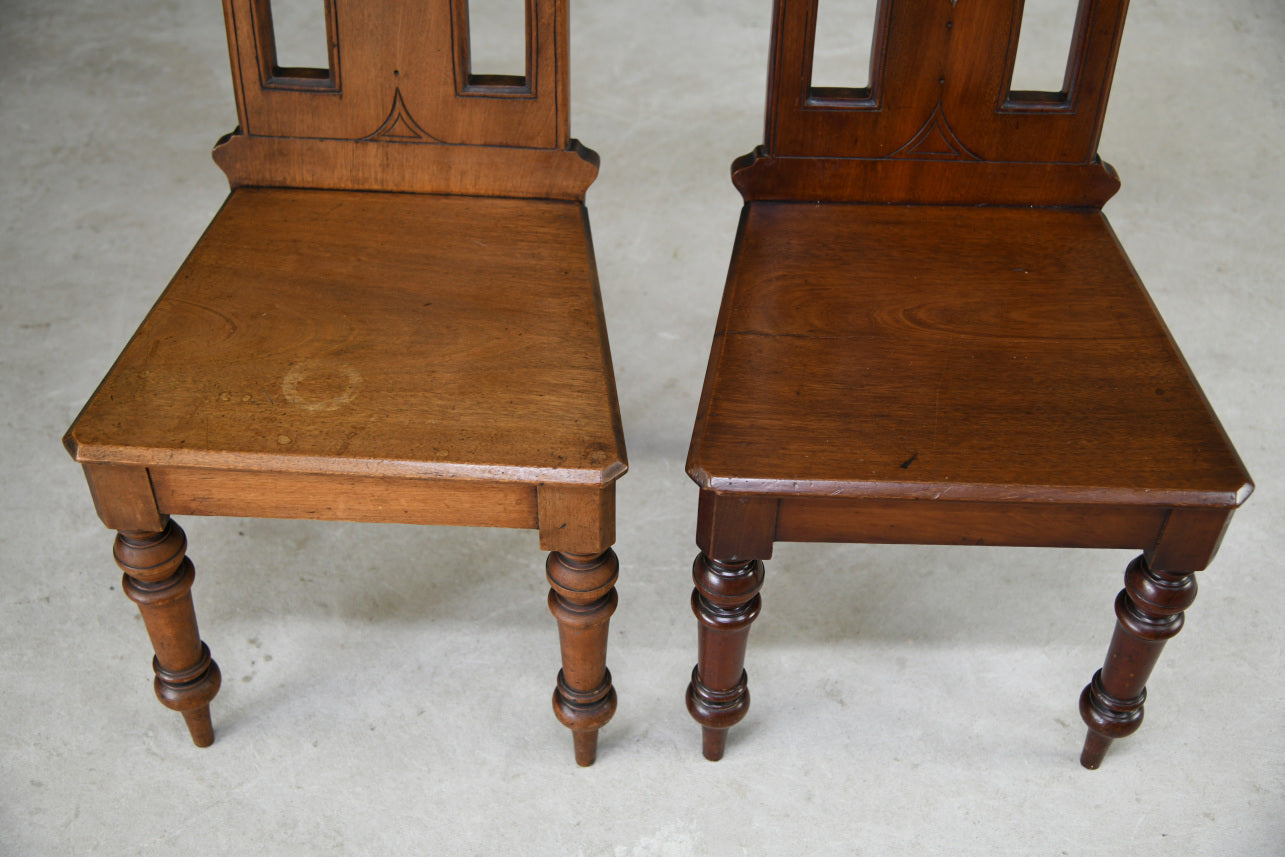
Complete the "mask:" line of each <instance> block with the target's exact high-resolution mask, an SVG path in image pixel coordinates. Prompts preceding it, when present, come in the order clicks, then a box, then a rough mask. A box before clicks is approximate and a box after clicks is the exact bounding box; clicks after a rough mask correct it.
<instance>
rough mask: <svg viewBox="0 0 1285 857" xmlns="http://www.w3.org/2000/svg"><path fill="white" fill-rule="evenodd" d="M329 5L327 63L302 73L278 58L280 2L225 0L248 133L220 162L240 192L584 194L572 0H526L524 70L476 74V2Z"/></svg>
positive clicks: (388, 0)
mask: <svg viewBox="0 0 1285 857" xmlns="http://www.w3.org/2000/svg"><path fill="white" fill-rule="evenodd" d="M321 2H323V3H324V9H325V16H326V34H327V56H328V67H327V68H324V69H300V68H283V67H281V66H280V65H278V63H277V57H276V40H275V38H274V32H273V20H272V6H271V0H224V3H223V9H224V18H225V23H226V26H227V35H228V50H229V52H230V55H231V61H232V77H233V85H234V89H235V93H236V105H237V118H238V121H239V127H238V128H237V130H236V131H234V132H233V133H232V134H229V135H227V136H226V137H224V138H223V139H222V140H220V141H219V143H218V145H217V146H216V147H215V151H214V159H215V161H216V162H217V163H218V165H219V166H220V167H221V168H222V169H223V170H224V172H225V173H227V176H228V180H229V181H230V182H231V184H232V186H233V187H241V186H268V187H311V188H330V189H338V190H383V191H407V192H419V193H455V194H468V195H480V196H511V197H535V198H555V199H583V198H584V193H585V190H586V189H587V188H588V186H589V184H590V183H591V182H592V181H593V179H594V178H595V176H596V175H597V167H598V159H597V156H596V155H595V154H594V153H593V152H591V151H590V150H588V149H585V148H584V147H582V146H580V144H579V143H578V142H576V141H575V140H573V139H571V137H570V122H569V104H568V101H569V88H568V19H567V16H568V10H567V4H568V0H526V9H525V14H526V64H525V66H526V67H525V74H523V75H521V76H509V75H493V74H485V73H484V72H485V71H486V70H485V69H477V70H475V69H473V68H471V62H470V39H469V14H468V5H469V4H468V0H382V2H377V3H374V2H353V0H321ZM477 72H483V73H477Z"/></svg>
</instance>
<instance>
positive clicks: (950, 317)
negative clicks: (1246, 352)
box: [688, 202, 1250, 507]
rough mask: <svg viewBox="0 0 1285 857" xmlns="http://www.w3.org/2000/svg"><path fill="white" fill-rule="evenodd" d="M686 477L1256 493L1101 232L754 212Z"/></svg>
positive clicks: (751, 482)
mask: <svg viewBox="0 0 1285 857" xmlns="http://www.w3.org/2000/svg"><path fill="white" fill-rule="evenodd" d="M688 471H689V472H690V473H691V475H692V477H693V478H694V479H696V481H697V482H698V483H700V485H701V486H702V487H703V488H706V489H711V490H714V491H728V492H747V493H762V494H777V495H808V496H818V497H824V496H845V497H860V498H881V499H906V500H910V499H915V500H921V499H953V500H977V501H990V502H1013V501H1036V502H1045V503H1048V502H1068V503H1098V502H1102V503H1111V504H1145V505H1171V506H1217V507H1234V506H1237V505H1239V504H1240V502H1242V501H1243V500H1244V499H1245V497H1246V496H1248V493H1249V490H1250V483H1249V477H1248V475H1247V474H1246V472H1245V470H1244V468H1243V466H1242V465H1241V463H1240V461H1239V459H1238V458H1237V456H1236V453H1235V451H1234V450H1233V449H1232V447H1231V445H1230V444H1229V443H1228V441H1227V438H1226V437H1225V435H1224V433H1223V431H1222V428H1221V427H1220V426H1219V424H1218V421H1217V419H1216V417H1215V416H1214V414H1213V413H1212V411H1211V410H1210V409H1209V406H1208V404H1207V403H1206V402H1205V400H1204V397H1203V395H1202V393H1201V391H1200V389H1199V387H1198V386H1197V384H1196V382H1195V380H1194V378H1193V377H1192V375H1191V373H1190V371H1189V370H1188V369H1187V366H1186V364H1185V362H1184V361H1183V359H1182V357H1181V355H1180V354H1179V352H1178V350H1177V348H1176V347H1175V346H1174V344H1173V341H1172V339H1171V338H1170V336H1169V334H1168V332H1167V331H1166V329H1165V327H1164V323H1163V322H1162V321H1161V319H1160V317H1159V316H1158V315H1157V313H1156V310H1155V308H1154V307H1153V306H1152V304H1151V301H1150V298H1149V297H1148V295H1147V293H1146V290H1145V289H1144V288H1143V286H1142V283H1141V282H1140V281H1139V280H1138V277H1137V275H1136V274H1135V272H1134V271H1133V268H1132V267H1131V265H1130V263H1129V261H1128V259H1127V257H1126V256H1125V254H1124V252H1123V250H1122V249H1121V248H1120V246H1119V244H1118V243H1117V241H1116V238H1115V236H1114V234H1113V233H1112V231H1111V228H1110V226H1109V225H1108V223H1107V221H1106V219H1105V218H1104V217H1103V216H1102V215H1101V213H1100V212H1098V211H1096V210H1071V209H1061V210H1059V209H1026V208H995V207H988V208H980V207H962V206H914V207H908V206H888V205H861V204H848V205H843V204H827V205H815V204H805V203H775V202H755V203H751V204H750V205H748V206H747V211H746V214H745V216H744V219H743V221H742V223H741V229H740V234H739V236H738V240H737V245H736V249H735V251H734V254H733V259H732V263H731V271H730V274H729V278H728V285H727V290H726V293H725V297H724V303H723V308H722V311H721V313H720V318H719V322H718V327H717V332H716V336H715V342H714V347H713V351H712V355H711V358H710V368H709V373H708V375H707V379H706V383H705V390H704V393H703V395H702V400H701V407H700V413H699V416H698V419H697V423H696V429H695V433H694V436H693V440H692V447H691V453H690V456H689V460H688Z"/></svg>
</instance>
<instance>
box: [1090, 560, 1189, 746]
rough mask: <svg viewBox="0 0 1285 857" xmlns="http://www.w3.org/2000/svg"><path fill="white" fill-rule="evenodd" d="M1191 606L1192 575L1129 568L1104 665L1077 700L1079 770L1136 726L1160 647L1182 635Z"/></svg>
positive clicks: (1141, 563)
mask: <svg viewBox="0 0 1285 857" xmlns="http://www.w3.org/2000/svg"><path fill="white" fill-rule="evenodd" d="M1195 600H1196V577H1195V574H1194V573H1192V572H1186V573H1170V572H1165V571H1155V570H1153V569H1151V568H1148V567H1147V562H1146V559H1145V558H1144V557H1138V558H1137V559H1135V560H1134V561H1133V562H1131V563H1130V564H1129V568H1128V570H1127V571H1126V572H1125V574H1124V589H1122V590H1121V591H1120V594H1119V596H1117V597H1116V600H1115V615H1116V619H1117V621H1116V627H1115V634H1114V635H1113V636H1112V638H1111V647H1110V649H1108V650H1107V659H1106V663H1105V665H1104V666H1103V667H1102V669H1100V670H1098V672H1097V673H1096V674H1095V675H1094V676H1093V681H1092V682H1090V683H1089V685H1088V686H1087V687H1085V688H1084V692H1083V693H1082V694H1081V695H1080V715H1081V716H1082V717H1083V718H1084V722H1085V723H1086V724H1087V725H1088V727H1089V734H1088V737H1087V738H1086V739H1085V741H1084V751H1083V753H1081V755H1080V764H1082V765H1084V767H1086V768H1090V769H1096V768H1097V767H1098V766H1099V765H1101V764H1102V759H1103V757H1104V756H1106V753H1107V748H1109V747H1110V746H1111V742H1112V741H1113V740H1115V739H1116V738H1124V737H1126V736H1128V735H1132V734H1133V733H1134V732H1136V731H1137V729H1138V727H1139V726H1141V725H1142V704H1143V702H1144V701H1145V700H1146V698H1147V688H1146V684H1147V678H1148V677H1149V676H1150V675H1151V670H1152V668H1153V667H1155V665H1156V660H1157V659H1158V658H1159V657H1160V651H1161V650H1162V649H1163V648H1164V645H1165V643H1166V642H1167V641H1168V640H1169V638H1170V637H1173V636H1174V635H1175V634H1177V633H1178V632H1179V631H1181V630H1182V623H1183V612H1182V611H1184V610H1185V609H1187V608H1188V607H1190V606H1191V605H1192V602H1194V601H1195Z"/></svg>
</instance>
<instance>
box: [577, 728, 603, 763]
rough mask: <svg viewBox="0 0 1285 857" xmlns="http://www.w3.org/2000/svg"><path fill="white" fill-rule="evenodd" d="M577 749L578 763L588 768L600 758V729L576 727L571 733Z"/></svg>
mask: <svg viewBox="0 0 1285 857" xmlns="http://www.w3.org/2000/svg"><path fill="white" fill-rule="evenodd" d="M571 740H572V743H573V745H574V747H575V751H576V764H577V765H579V766H580V767H582V768H587V767H589V766H590V765H592V764H593V763H594V762H595V761H597V759H598V730H597V729H576V730H573V731H572V733H571Z"/></svg>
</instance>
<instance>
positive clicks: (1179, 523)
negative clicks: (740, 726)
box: [687, 0, 1253, 768]
mask: <svg viewBox="0 0 1285 857" xmlns="http://www.w3.org/2000/svg"><path fill="white" fill-rule="evenodd" d="M1126 6H1127V3H1126V2H1125V0H1081V2H1080V5H1079V13H1078V16H1077V19H1076V23H1075V33H1074V35H1073V37H1072V40H1071V50H1070V55H1069V57H1068V60H1067V66H1066V74H1065V78H1064V82H1063V87H1062V89H1061V91H1059V92H1025V91H1014V90H1012V88H1011V78H1012V70H1013V65H1014V61H1015V56H1016V48H1017V42H1018V35H1019V32H1020V26H1021V17H1022V7H1023V4H1022V2H1021V0H958V2H951V0H881V2H880V3H879V4H878V11H877V13H876V20H875V28H874V33H873V34H872V45H873V49H872V52H871V66H870V85H869V86H868V87H864V88H861V89H857V88H850V89H839V88H833V87H828V88H817V87H813V86H812V84H811V63H812V59H811V57H812V50H813V43H814V40H815V27H816V10H817V0H776V3H775V17H774V21H773V30H772V53H771V66H770V69H769V75H768V99H767V101H768V109H767V123H766V131H765V143H764V144H763V145H762V146H760V147H758V148H757V149H755V150H754V152H752V153H751V154H749V155H746V156H744V157H743V158H740V159H738V160H737V161H736V162H735V163H734V164H733V166H732V178H733V181H734V183H735V184H736V186H737V188H738V189H739V190H740V191H741V193H742V195H743V196H744V198H745V200H746V205H745V207H744V209H743V211H742V217H741V223H740V227H739V229H738V233H737V236H736V241H735V245H734V248H733V252H732V260H731V264H730V268H729V273H728V278H727V284H726V287H725V290H724V293H723V304H722V309H721V311H720V313H719V318H718V323H717V327H716V330H715V334H714V342H713V346H712V349H711V354H710V360H709V368H708V370H707V374H706V378H705V386H704V390H703V392H702V395H701V402H700V407H699V411H698V414H697V418H696V424H695V428H694V431H693V435H692V443H691V447H690V451H689V456H688V473H689V474H690V475H691V477H692V479H693V480H695V481H696V482H697V483H698V484H699V485H700V486H701V489H702V490H701V496H700V507H699V516H698V522H697V539H696V540H697V544H698V546H699V547H700V549H701V554H700V555H699V556H698V557H697V560H696V566H695V571H694V580H695V584H696V588H695V591H694V593H693V596H692V606H693V609H694V611H695V612H696V615H697V618H698V620H699V628H700V642H699V662H698V665H697V668H696V670H695V672H694V673H693V677H692V682H691V684H690V685H689V687H688V697H687V699H688V707H689V710H690V711H691V713H692V715H693V716H694V717H695V718H696V720H697V721H698V722H699V723H700V724H701V725H702V727H703V731H704V752H705V755H706V757H707V758H710V759H718V758H721V756H722V754H723V751H724V746H725V743H726V736H727V730H728V728H729V727H730V726H732V725H733V724H735V723H736V722H738V721H739V720H740V719H741V718H743V717H744V716H745V713H746V711H747V709H748V707H749V692H748V688H747V685H746V678H745V673H744V669H743V664H744V660H745V651H746V643H747V639H748V632H749V626H750V623H751V622H752V621H753V620H754V618H755V616H757V614H758V612H759V609H760V608H759V605H760V603H761V602H760V598H759V595H758V591H759V589H760V588H761V586H762V583H763V569H762V560H765V559H768V558H770V557H771V555H772V545H773V543H774V542H775V541H831V542H845V541H846V542H869V543H897V544H991V545H1021V546H1045V547H1095V548H1134V549H1137V550H1140V551H1142V553H1143V555H1142V556H1140V557H1139V558H1138V559H1137V560H1136V561H1135V562H1134V563H1133V564H1132V565H1131V566H1130V568H1129V571H1128V573H1127V575H1126V585H1125V589H1124V590H1123V591H1122V592H1121V594H1120V597H1119V599H1118V601H1117V604H1116V613H1117V618H1118V622H1117V629H1116V633H1115V635H1114V637H1113V638H1112V642H1111V647H1110V650H1109V652H1108V655H1107V660H1106V666H1105V667H1104V668H1103V670H1102V671H1101V672H1100V673H1099V674H1098V676H1096V677H1095V678H1094V680H1093V681H1092V682H1091V684H1090V685H1089V686H1088V687H1087V688H1086V689H1085V691H1084V694H1083V696H1082V700H1081V712H1082V714H1083V717H1084V720H1085V722H1086V724H1087V725H1088V726H1089V735H1088V738H1087V740H1086V744H1085V748H1084V752H1083V754H1082V757H1081V761H1082V763H1083V764H1084V765H1085V767H1089V768H1095V767H1097V766H1098V765H1099V764H1100V763H1101V761H1102V758H1103V756H1104V755H1105V753H1106V750H1107V747H1108V746H1109V745H1110V742H1111V741H1112V740H1114V739H1115V738H1118V737H1123V736H1125V735H1128V734H1130V733H1132V732H1133V731H1134V730H1135V729H1136V728H1137V727H1138V725H1139V723H1140V722H1141V719H1142V707H1143V701H1144V698H1145V692H1144V686H1145V682H1146V679H1147V677H1148V676H1149V675H1150V672H1151V669H1152V667H1153V666H1154V664H1155V662H1156V658H1157V657H1158V656H1159V653H1160V649H1161V648H1162V647H1163V645H1164V642H1165V641H1166V640H1167V639H1169V638H1170V637H1172V636H1173V635H1174V634H1176V633H1177V632H1178V630H1179V628H1181V626H1182V616H1183V610H1185V608H1186V607H1188V606H1190V604H1191V603H1192V602H1193V600H1194V598H1195V582H1194V577H1193V576H1192V572H1195V571H1198V570H1200V569H1203V568H1205V567H1206V566H1207V565H1208V564H1209V562H1210V561H1211V560H1212V558H1213V556H1214V554H1215V553H1216V551H1217V549H1218V545H1219V542H1220V540H1221V538H1222V535H1223V533H1224V532H1225V530H1226V527H1227V524H1228V522H1229V521H1230V519H1231V515H1232V513H1233V511H1234V510H1235V509H1236V508H1237V507H1238V506H1240V504H1241V503H1243V502H1244V501H1245V499H1246V498H1247V497H1248V496H1249V494H1250V492H1251V491H1252V489H1253V486H1252V484H1251V482H1250V479H1249V475H1248V474H1247V473H1246V471H1245V468H1244V466H1243V465H1242V464H1241V462H1240V459H1239V458H1238V457H1237V455H1236V452H1235V450H1234V449H1233V448H1232V445H1231V443H1230V441H1229V440H1228V438H1227V436H1226V434H1225V433H1224V432H1223V430H1222V428H1221V426H1220V425H1219V423H1218V420H1217V417H1216V416H1215V415H1214V413H1213V411H1212V410H1211V409H1210V407H1209V404H1208V402H1207V401H1206V400H1205V397H1204V395H1203V393H1202V392H1201V390H1200V388H1199V386H1198V385H1197V383H1196V381H1195V379H1194V378H1193V377H1192V375H1191V372H1190V370H1189V369H1188V367H1187V365H1186V363H1185V361H1184V360H1183V357H1182V354H1181V352H1180V351H1179V350H1178V348H1177V346H1176V345H1175V343H1174V342H1173V340H1172V338H1171V337H1170V335H1169V333H1168V331H1167V329H1166V327H1165V325H1164V322H1163V320H1162V319H1161V318H1160V316H1159V314H1158V313H1157V312H1156V309H1155V307H1154V305H1153V304H1152V302H1151V300H1150V297H1149V296H1148V295H1147V292H1146V289H1145V288H1144V287H1143V285H1142V283H1141V282H1140V280H1139V279H1138V276H1137V274H1136V272H1135V271H1134V270H1133V268H1132V266H1131V264H1130V263H1129V260H1128V257H1127V255H1126V254H1125V252H1124V250H1123V248H1121V246H1120V244H1119V242H1118V241H1117V240H1116V237H1115V235H1114V233H1113V232H1112V231H1111V227H1110V225H1109V224H1108V223H1107V221H1106V218H1105V217H1104V216H1103V215H1102V213H1101V212H1100V211H1099V208H1100V206H1101V205H1102V204H1103V203H1104V202H1105V201H1106V200H1107V199H1108V198H1109V197H1110V196H1111V194H1112V193H1114V192H1115V190H1116V188H1117V187H1118V181H1117V179H1116V177H1115V174H1114V172H1113V171H1112V170H1111V169H1110V168H1109V167H1108V166H1106V165H1105V164H1103V163H1102V162H1101V160H1100V159H1099V158H1098V155H1097V141H1098V137H1099V135H1100V132H1101V127H1102V121H1103V118H1104V115H1105V107H1106V99H1107V94H1108V92H1109V89H1110V84H1111V78H1112V74H1113V69H1114V64H1115V56H1116V52H1117V50H1118V48H1119V41H1120V37H1121V32H1122V27H1123V21H1124V14H1125V11H1126Z"/></svg>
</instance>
